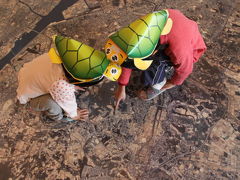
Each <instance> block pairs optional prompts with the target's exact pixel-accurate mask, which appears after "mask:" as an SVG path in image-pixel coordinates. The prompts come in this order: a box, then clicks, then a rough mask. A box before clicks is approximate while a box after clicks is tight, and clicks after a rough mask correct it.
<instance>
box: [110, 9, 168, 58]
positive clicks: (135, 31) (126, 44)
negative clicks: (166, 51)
mask: <svg viewBox="0 0 240 180" xmlns="http://www.w3.org/2000/svg"><path fill="white" fill-rule="evenodd" d="M167 19H168V14H167V12H166V11H165V10H161V11H157V12H153V13H150V14H147V15H146V16H143V17H142V18H140V19H138V20H136V21H134V22H132V23H131V24H130V25H128V26H127V27H124V28H121V29H120V30H119V31H117V32H115V33H114V34H112V35H111V36H110V39H112V40H113V41H114V42H115V43H116V44H117V45H118V46H119V47H120V48H121V49H122V50H123V51H124V52H125V53H127V55H128V57H129V58H146V57H148V56H150V55H151V54H152V53H153V51H154V49H155V48H156V46H157V43H158V41H159V38H160V35H161V32H162V30H163V28H164V26H165V24H166V22H167Z"/></svg>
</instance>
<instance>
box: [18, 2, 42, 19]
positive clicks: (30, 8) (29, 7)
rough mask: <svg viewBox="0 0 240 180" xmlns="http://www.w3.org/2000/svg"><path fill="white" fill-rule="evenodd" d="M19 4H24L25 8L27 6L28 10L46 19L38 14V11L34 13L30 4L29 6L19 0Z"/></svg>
mask: <svg viewBox="0 0 240 180" xmlns="http://www.w3.org/2000/svg"><path fill="white" fill-rule="evenodd" d="M18 2H19V3H21V4H23V5H25V6H27V7H28V9H29V10H30V11H31V12H32V13H33V14H36V15H37V16H40V17H44V16H43V15H41V14H39V13H37V12H36V11H34V10H33V9H32V7H31V6H30V5H29V4H27V3H25V2H23V1H21V0H18Z"/></svg>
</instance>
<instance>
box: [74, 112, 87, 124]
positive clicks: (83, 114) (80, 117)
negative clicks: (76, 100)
mask: <svg viewBox="0 0 240 180" xmlns="http://www.w3.org/2000/svg"><path fill="white" fill-rule="evenodd" d="M88 114H89V111H88V110H87V109H78V110H77V116H76V117H75V118H73V119H74V120H80V121H81V120H82V121H84V120H86V119H87V118H88Z"/></svg>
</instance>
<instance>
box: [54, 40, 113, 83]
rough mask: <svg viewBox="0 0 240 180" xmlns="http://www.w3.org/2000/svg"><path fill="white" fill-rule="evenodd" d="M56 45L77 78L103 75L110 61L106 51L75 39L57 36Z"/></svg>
mask: <svg viewBox="0 0 240 180" xmlns="http://www.w3.org/2000/svg"><path fill="white" fill-rule="evenodd" d="M55 46H56V49H57V51H58V54H59V56H60V58H61V60H62V62H63V65H64V67H65V68H66V70H67V71H68V72H69V73H70V74H71V75H72V76H73V77H74V78H75V79H80V80H81V79H93V78H97V77H99V76H102V75H103V73H104V71H105V69H106V68H107V66H108V64H109V62H110V61H109V60H108V59H107V58H106V55H105V53H103V52H101V51H98V50H95V49H94V48H92V47H90V46H87V45H85V44H83V43H81V42H78V41H76V40H74V39H69V38H65V37H62V36H56V37H55Z"/></svg>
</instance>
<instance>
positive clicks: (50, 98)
mask: <svg viewBox="0 0 240 180" xmlns="http://www.w3.org/2000/svg"><path fill="white" fill-rule="evenodd" d="M54 41H55V45H56V49H57V51H58V52H57V53H56V51H55V50H54V49H51V50H50V51H49V53H45V54H43V55H41V56H39V57H37V58H35V59H34V60H33V61H31V62H29V63H26V64H24V66H23V68H22V69H21V70H20V71H19V75H18V81H19V85H18V88H17V98H18V100H19V101H20V103H21V104H26V103H28V102H29V105H30V108H32V109H33V110H36V111H43V112H44V113H45V114H46V115H47V116H48V117H49V118H50V119H53V120H62V119H66V120H68V119H69V118H68V117H70V118H71V119H72V120H85V119H86V118H87V117H88V110H87V109H79V108H78V107H77V103H76V97H75V94H74V92H75V91H76V90H82V91H83V90H84V89H83V88H81V87H79V86H77V85H74V84H80V85H83V86H86V85H93V84H96V83H98V82H100V81H101V80H102V79H103V75H105V76H106V77H108V78H109V79H118V77H119V75H120V74H121V71H120V70H119V74H114V75H112V74H107V73H106V72H105V71H108V72H112V69H114V72H116V69H117V68H118V67H116V66H114V68H112V66H110V64H111V63H109V61H108V60H107V59H106V58H105V55H104V53H103V52H100V51H97V50H94V49H93V48H91V47H89V46H87V45H84V44H82V43H80V42H77V41H75V40H73V39H68V38H63V37H61V36H57V37H54ZM66 44H67V46H66ZM61 48H62V49H61ZM74 48H76V49H74ZM68 51H69V52H70V53H68ZM74 54H78V56H75V55H74ZM88 54H91V57H88ZM59 56H60V57H59ZM76 57H77V59H75V58H76ZM78 62H80V63H81V64H80V65H79V63H78ZM69 64H70V65H71V64H74V66H72V67H70V66H69ZM89 64H90V65H91V68H90V67H89ZM99 67H101V68H99ZM109 67H110V68H109ZM111 75H112V76H111ZM81 78H83V79H81ZM72 83H73V84H72ZM64 112H65V113H64ZM71 119H70V120H71Z"/></svg>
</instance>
